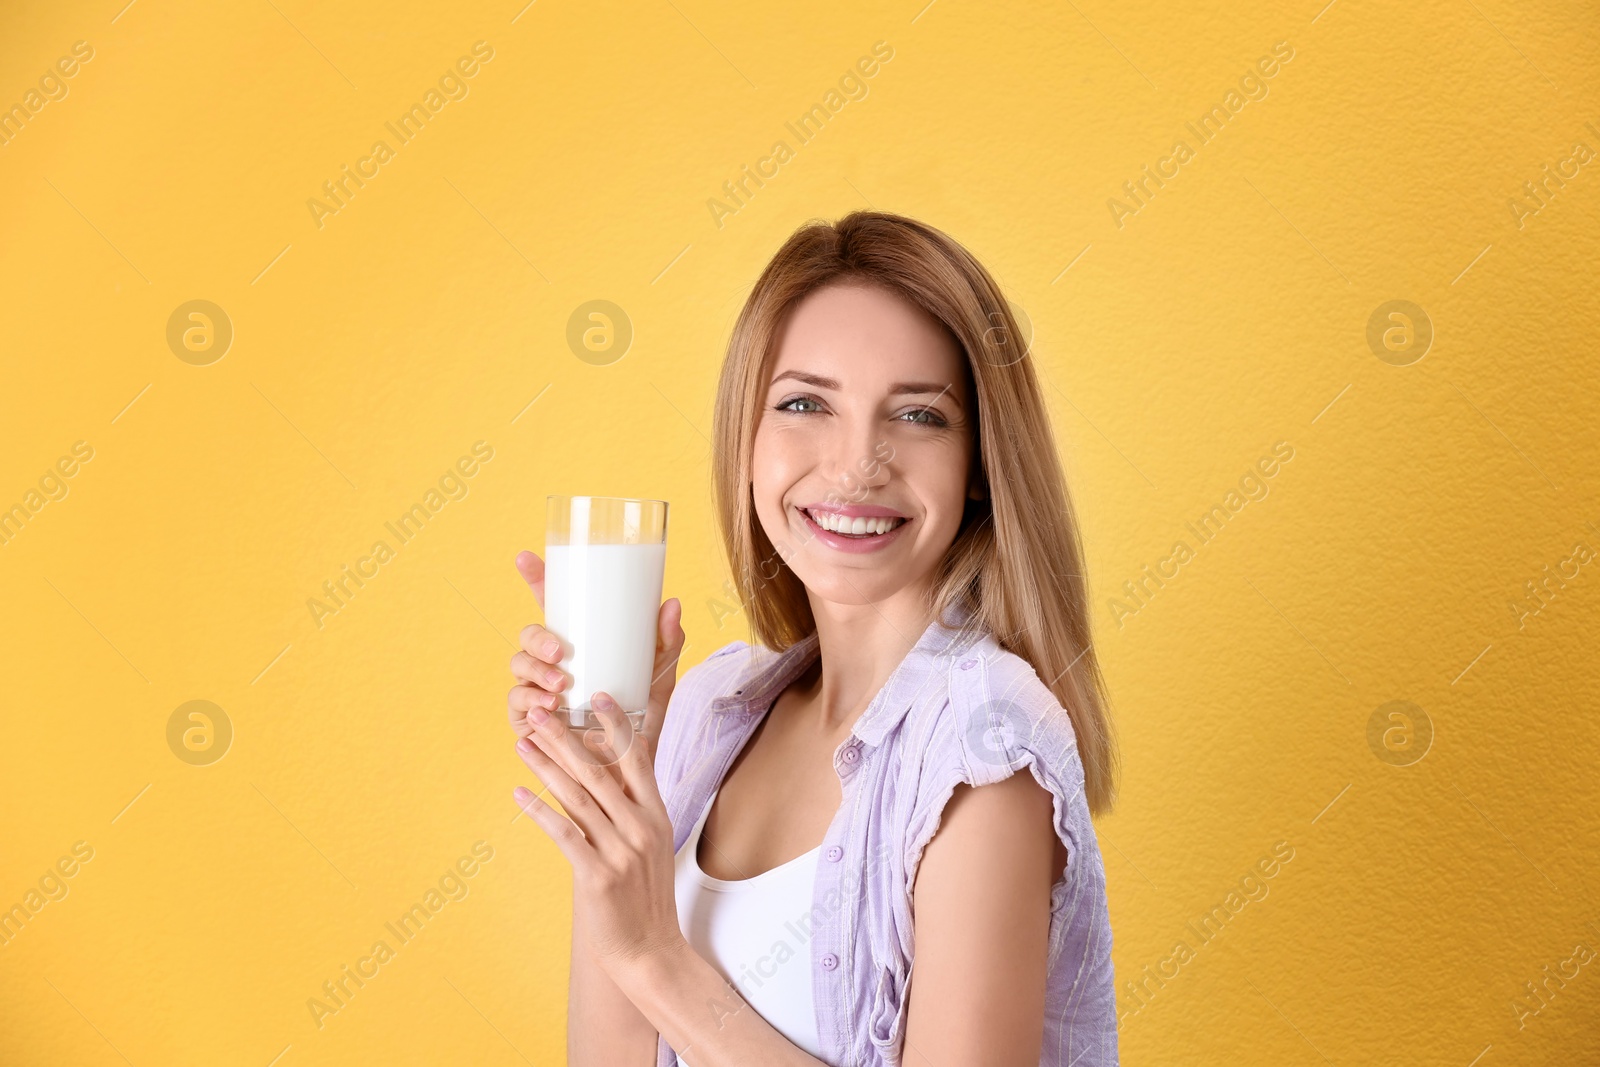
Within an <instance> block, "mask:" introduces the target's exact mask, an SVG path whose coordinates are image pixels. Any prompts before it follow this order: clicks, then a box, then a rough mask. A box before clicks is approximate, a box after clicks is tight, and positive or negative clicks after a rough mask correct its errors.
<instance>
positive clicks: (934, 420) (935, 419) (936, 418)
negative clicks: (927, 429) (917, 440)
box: [901, 408, 948, 426]
mask: <svg viewBox="0 0 1600 1067" xmlns="http://www.w3.org/2000/svg"><path fill="white" fill-rule="evenodd" d="M905 415H926V416H928V417H927V418H926V419H912V420H910V421H912V422H914V423H916V424H918V425H921V426H946V425H948V423H946V422H945V420H944V417H943V416H942V415H940V414H939V413H938V412H937V411H935V410H933V409H932V408H917V409H916V410H914V411H908V412H906V413H905ZM901 417H902V418H904V417H905V416H904V415H902V416H901Z"/></svg>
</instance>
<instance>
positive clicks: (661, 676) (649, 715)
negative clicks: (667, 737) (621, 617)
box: [643, 597, 685, 742]
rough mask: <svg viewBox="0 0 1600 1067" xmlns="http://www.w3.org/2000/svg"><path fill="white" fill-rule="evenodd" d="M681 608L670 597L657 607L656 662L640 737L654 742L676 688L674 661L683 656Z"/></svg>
mask: <svg viewBox="0 0 1600 1067" xmlns="http://www.w3.org/2000/svg"><path fill="white" fill-rule="evenodd" d="M684 638H685V634H684V632H683V604H682V603H680V602H679V600H678V598H677V597H673V598H672V599H671V600H668V601H667V602H666V603H665V604H662V605H661V614H660V615H659V617H658V621H657V623H656V660H655V666H654V668H653V669H654V674H652V676H651V681H650V700H649V704H648V706H647V707H646V708H645V716H644V724H643V725H644V733H645V735H646V736H647V737H649V738H650V739H651V741H652V742H654V741H655V740H656V739H658V738H659V737H660V736H661V725H662V722H663V721H664V720H665V719H666V717H667V705H668V704H669V703H671V702H672V691H673V690H674V689H676V688H677V686H678V657H679V656H680V655H681V654H682V652H683V646H684Z"/></svg>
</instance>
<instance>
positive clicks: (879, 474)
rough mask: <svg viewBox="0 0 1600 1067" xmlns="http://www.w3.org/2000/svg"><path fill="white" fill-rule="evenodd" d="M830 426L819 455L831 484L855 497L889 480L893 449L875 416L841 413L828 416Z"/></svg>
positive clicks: (843, 494)
mask: <svg viewBox="0 0 1600 1067" xmlns="http://www.w3.org/2000/svg"><path fill="white" fill-rule="evenodd" d="M832 429H833V432H832V433H831V434H830V435H829V441H828V444H827V445H826V446H825V452H826V455H825V457H823V461H824V463H825V467H824V470H825V471H826V472H827V473H828V474H829V480H830V483H831V485H830V487H831V488H833V489H835V490H837V491H838V492H839V494H840V495H841V496H843V497H845V498H846V499H849V500H856V499H859V498H861V497H863V496H865V495H866V494H867V493H868V492H869V491H870V490H873V489H878V488H881V487H883V486H885V485H887V484H888V483H889V477H890V471H889V461H890V460H891V459H892V458H893V456H894V450H893V449H892V448H891V447H890V445H889V439H888V437H887V436H886V435H885V434H884V433H883V428H882V426H881V425H880V424H879V423H878V422H877V421H876V420H875V419H873V418H869V417H867V416H865V415H863V414H860V413H851V414H843V415H840V416H839V417H838V418H836V419H834V420H832Z"/></svg>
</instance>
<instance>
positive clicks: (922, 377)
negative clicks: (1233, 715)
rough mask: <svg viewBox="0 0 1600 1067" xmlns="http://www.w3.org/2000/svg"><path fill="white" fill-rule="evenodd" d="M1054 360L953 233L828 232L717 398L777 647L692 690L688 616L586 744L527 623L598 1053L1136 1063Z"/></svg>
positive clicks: (759, 318) (725, 656) (527, 688)
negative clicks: (1109, 875) (1122, 1052)
mask: <svg viewBox="0 0 1600 1067" xmlns="http://www.w3.org/2000/svg"><path fill="white" fill-rule="evenodd" d="M1027 355H1028V354H1027V352H1025V351H1023V350H1022V348H1021V345H1020V342H1019V338H1018V334H1017V329H1016V324H1015V322H1014V320H1013V318H1012V315H1011V313H1010V310H1009V307H1008V305H1007V304H1006V301H1005V298H1004V297H1003V296H1002V294H1001V292H1000V290H999V288H998V286H996V284H995V283H994V281H993V280H992V279H991V278H990V276H989V275H988V273H987V272H985V270H984V269H983V267H982V266H980V265H979V264H978V262H977V261H976V260H974V259H973V258H972V256H971V255H970V254H968V253H967V252H966V251H965V250H964V249H963V248H961V247H960V246H959V245H958V244H957V243H956V242H955V241H953V240H951V239H950V238H949V237H947V236H946V235H944V234H943V233H941V232H939V231H938V230H935V229H933V228H932V227H929V226H927V225H925V224H922V223H919V222H916V221H913V220H911V219H907V218H904V217H900V216H896V215H890V214H885V213H881V212H856V213H854V214H851V215H849V216H847V217H846V218H844V219H842V220H840V221H839V222H838V223H835V224H827V223H820V222H818V223H813V224H810V225H807V226H805V227H803V228H801V229H800V230H799V231H797V232H796V233H795V234H794V235H793V236H792V237H790V239H789V240H788V242H787V243H786V244H785V245H784V246H783V248H781V249H780V250H779V251H778V254H777V255H776V256H775V257H774V258H773V260H772V262H771V263H770V264H769V265H768V266H767V268H766V270H765V271H764V272H763V274H762V276H761V278H760V279H759V280H758V281H757V283H756V285H755V288H754V290H753V291H752V292H751V294H750V297H749V299H748V301H747V302H746V304H745V307H744V310H743V312H742V313H741V315H740V317H739V320H738V323H737V324H736V325H735V327H734V331H733V337H732V340H731V342H730V345H729V350H728V355H727V359H726V361H725V362H724V364H723V368H722V377H721V382H720V384H719V387H718V391H717V400H716V415H715V424H716V425H715V433H716V441H715V449H714V451H715V460H714V462H715V489H716V503H717V508H718V514H719V517H720V521H721V528H722V535H723V540H724V543H725V547H726V549H727V551H728V555H729V558H730V561H731V564H732V570H733V573H734V574H736V575H738V576H740V579H741V588H740V597H739V599H740V601H741V603H742V606H743V608H744V610H745V611H746V612H747V614H748V617H749V623H750V629H751V633H752V636H753V637H754V638H755V639H756V640H757V641H758V642H759V644H757V645H750V644H747V643H746V642H744V641H734V642H732V643H731V644H728V645H725V646H724V647H723V648H721V649H719V650H718V651H716V652H714V653H712V655H711V656H709V657H708V658H707V659H706V660H705V661H704V662H702V663H700V664H698V665H696V666H695V667H693V668H691V669H690V670H689V671H687V672H686V673H685V674H684V677H683V679H682V680H681V682H678V683H676V684H675V681H674V679H675V676H676V673H677V671H676V668H677V660H678V654H679V652H680V651H681V649H682V648H683V644H684V637H685V635H684V631H683V628H682V626H681V625H680V618H681V615H682V610H681V607H680V605H679V604H678V602H677V601H676V599H673V600H668V601H667V602H666V603H665V604H664V605H662V608H661V613H660V617H659V643H658V653H657V659H656V671H657V673H656V679H657V680H656V684H655V686H654V688H653V689H652V691H651V697H650V702H649V707H648V709H647V710H646V714H645V718H644V726H643V732H642V738H641V739H639V740H637V741H635V738H634V735H633V734H632V732H631V728H630V727H629V725H628V723H627V720H626V719H625V718H624V717H623V716H622V715H621V713H620V712H618V711H616V710H615V707H614V705H613V706H612V707H611V708H609V709H602V710H601V714H602V717H603V718H604V719H605V721H606V722H607V724H608V725H607V728H606V730H605V731H604V733H605V735H606V736H605V739H604V741H601V742H598V743H596V742H595V741H593V740H591V741H590V742H589V743H587V744H585V743H582V742H581V741H580V739H578V738H575V737H573V736H572V735H571V732H570V731H567V730H564V729H563V727H562V725H561V722H560V717H559V716H550V715H548V714H547V712H548V709H551V708H553V707H555V706H556V705H557V703H558V698H557V697H556V696H555V694H556V693H558V692H559V691H560V690H561V688H562V687H563V686H564V685H565V684H566V682H567V677H566V675H565V674H564V673H563V672H562V671H561V670H560V668H559V666H558V664H559V663H560V656H561V652H560V642H559V640H557V639H555V637H554V635H552V634H551V633H550V632H549V631H546V630H544V628H543V627H541V626H538V625H530V626H528V627H527V628H526V629H525V630H524V631H523V633H522V639H521V646H522V651H519V652H518V653H517V654H516V656H515V658H514V659H513V660H512V673H513V674H514V675H515V676H516V677H517V678H518V679H519V684H518V685H517V686H516V687H514V688H513V689H512V690H511V694H510V700H509V706H510V712H511V721H512V724H513V726H514V727H515V729H516V731H517V733H518V734H519V735H522V740H521V741H519V743H518V749H519V752H520V753H521V754H522V756H523V759H524V760H525V762H526V763H527V765H528V766H529V767H530V768H531V769H532V770H533V771H534V773H535V774H536V775H537V776H538V777H539V779H540V781H541V782H542V783H543V784H544V786H545V788H546V789H547V790H548V792H549V793H550V794H551V795H552V796H554V797H555V799H556V800H558V801H559V802H560V804H561V807H562V808H563V809H564V810H565V812H566V816H565V817H563V816H562V815H561V814H559V813H558V812H557V811H556V810H555V809H554V808H552V807H550V806H548V805H547V804H546V803H544V802H543V801H542V800H540V799H538V798H536V797H535V796H534V794H533V793H532V792H531V791H530V790H527V789H523V788H518V789H517V790H516V791H515V793H514V797H515V799H516V800H517V803H518V804H519V805H521V806H522V807H523V809H524V810H525V811H526V812H527V813H528V814H529V815H530V816H531V817H532V818H533V819H534V820H535V821H536V822H537V823H538V824H539V826H540V827H542V828H543V829H544V831H545V832H546V833H548V834H549V835H550V837H551V838H552V839H553V840H554V841H555V843H556V845H557V846H558V847H559V848H560V849H561V850H562V853H563V854H564V855H565V856H566V857H567V859H568V860H569V861H570V862H571V863H572V865H573V939H572V944H573V951H572V970H571V987H570V993H569V1002H568V1037H567V1040H568V1054H569V1062H571V1063H572V1064H575V1065H601V1064H606V1065H610V1064H624V1065H636V1067H648V1065H649V1064H651V1063H654V1064H656V1065H657V1067H674V1065H675V1064H679V1063H681V1064H684V1065H692V1067H731V1065H734V1064H740V1065H744V1064H752V1063H759V1064H794V1065H801V1064H817V1063H826V1064H833V1065H842V1064H852V1065H867V1064H895V1063H902V1062H904V1063H909V1064H918V1063H938V1064H985V1065H989V1067H1006V1065H1015V1067H1021V1065H1024V1064H1027V1065H1032V1064H1048V1065H1061V1067H1067V1065H1069V1064H1071V1065H1074V1067H1100V1065H1105V1064H1114V1063H1116V1062H1117V1035H1116V1009H1115V997H1114V993H1113V988H1112V966H1111V930H1110V925H1109V921H1108V917H1107V909H1106V897H1105V876H1104V868H1103V866H1102V862H1101V857H1100V853H1099V849H1098V846H1097V844H1096V840H1095V834H1094V829H1093V826H1092V823H1091V821H1090V818H1091V815H1100V814H1102V813H1104V812H1106V811H1107V810H1109V807H1110V804H1111V802H1112V798H1113V782H1112V777H1113V774H1114V770H1115V763H1116V756H1115V748H1114V743H1113V739H1112V733H1111V728H1110V722H1109V719H1108V717H1107V714H1106V711H1105V699H1104V692H1103V683H1102V680H1101V677H1100V671H1099V667H1098V664H1097V661H1096V658H1095V654H1094V651H1093V648H1092V645H1091V643H1090V633H1089V619H1088V608H1087V603H1088V599H1087V594H1086V590H1085V583H1084V579H1083V564H1082V560H1081V550H1080V547H1079V539H1078V533H1077V527H1076V525H1075V522H1074V519H1073V516H1072V509H1071V504H1070V501H1069V498H1068V495H1067V491H1066V487H1065V485H1064V482H1063V478H1062V474H1061V468H1060V465H1059V462H1058V459H1057V455H1056V450H1055V445H1054V443H1053V440H1052V435H1051V432H1050V426H1049V420H1048V416H1047V414H1046V410H1045V407H1044V403H1043V401H1042V399H1041V397H1040V392H1039V385H1038V381H1037V378H1036V377H1035V373H1034V369H1033V366H1032V363H1031V361H1030V360H1029V359H1028V358H1027ZM517 564H518V568H519V570H521V572H522V574H523V576H524V578H525V579H526V580H527V581H528V582H529V584H530V585H532V587H533V589H534V593H535V595H536V596H537V597H539V599H540V601H541V604H542V601H543V573H544V566H543V563H542V562H541V561H540V560H539V557H538V556H536V555H534V554H533V553H531V552H524V553H522V554H521V555H520V556H519V557H518V559H517ZM597 703H605V701H603V700H600V699H599V698H597ZM1023 768H1027V770H1028V773H1017V772H1019V771H1021V770H1022V769H1023ZM808 850H809V851H808ZM913 963H914V964H915V966H914V967H913ZM673 1050H676V1053H674V1051H673ZM675 1055H676V1057H677V1058H675Z"/></svg>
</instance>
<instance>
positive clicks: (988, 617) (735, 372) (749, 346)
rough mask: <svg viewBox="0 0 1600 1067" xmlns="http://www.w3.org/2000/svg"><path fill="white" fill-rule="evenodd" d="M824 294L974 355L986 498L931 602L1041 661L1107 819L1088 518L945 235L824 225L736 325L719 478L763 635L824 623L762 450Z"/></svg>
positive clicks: (993, 305) (978, 289) (720, 501)
mask: <svg viewBox="0 0 1600 1067" xmlns="http://www.w3.org/2000/svg"><path fill="white" fill-rule="evenodd" d="M827 285H854V286H876V287H878V288H881V289H883V290H886V291H888V292H890V293H892V294H895V295H897V296H899V297H901V298H903V299H905V300H906V301H908V302H909V303H911V304H912V305H914V306H916V307H920V308H922V309H923V310H924V311H925V312H927V313H928V314H930V315H932V316H933V317H934V318H935V319H937V320H938V321H939V322H941V323H943V324H944V326H945V328H946V329H948V330H949V332H950V334H951V335H952V336H953V337H954V338H955V340H956V341H957V343H958V344H959V346H960V347H961V349H962V352H963V354H964V355H965V357H966V373H967V380H968V387H969V389H970V390H971V393H972V395H973V396H974V397H975V398H976V406H977V416H976V420H975V421H976V433H975V434H974V444H975V448H976V455H975V456H974V472H975V475H976V477H977V479H978V481H979V484H980V485H981V486H982V488H983V490H984V499H981V500H971V499H969V500H968V501H967V502H966V512H965V514H964V515H963V516H962V520H961V526H960V529H959V530H958V532H957V534H956V538H955V541H954V543H953V544H952V545H951V547H950V550H949V552H948V553H947V554H946V556H945V558H944V560H943V561H942V562H941V564H940V565H939V566H938V568H937V570H936V572H935V575H934V579H933V581H932V582H931V583H930V588H929V603H928V604H927V605H926V607H927V609H928V611H929V613H930V617H931V618H939V617H942V615H943V613H944V611H945V609H946V607H948V606H950V605H953V604H960V605H962V606H964V607H965V608H967V609H968V610H969V611H970V612H971V613H972V614H971V616H970V618H969V623H970V624H972V625H978V626H982V627H984V628H986V629H987V630H988V631H989V632H991V633H993V634H994V635H995V639H996V640H997V641H998V643H999V644H1000V646H1001V647H1002V648H1004V649H1006V650H1007V651H1009V652H1013V653H1015V654H1016V655H1018V656H1020V657H1021V658H1022V659H1024V660H1026V661H1027V662H1028V663H1029V664H1030V665H1031V666H1032V667H1033V669H1034V670H1035V671H1036V672H1037V673H1038V675H1039V678H1040V680H1041V681H1043V682H1044V684H1045V685H1046V686H1047V687H1048V688H1049V689H1050V691H1051V693H1052V694H1054V695H1055V697H1056V699H1057V700H1058V701H1059V702H1060V704H1061V706H1062V707H1063V708H1064V709H1066V712H1067V715H1068V716H1069V718H1070V719H1071V722H1072V727H1073V731H1074V732H1075V734H1076V735H1077V742H1078V754H1079V757H1080V758H1081V760H1082V762H1083V770H1084V792H1085V794H1086V796H1087V799H1088V803H1089V810H1090V812H1091V813H1093V814H1095V815H1101V814H1104V813H1106V812H1109V811H1110V808H1111V804H1112V802H1113V800H1114V797H1115V783H1114V780H1113V779H1114V776H1115V773H1116V765H1117V762H1118V757H1117V751H1116V742H1115V739H1114V736H1113V730H1112V725H1111V719H1110V716H1109V715H1108V713H1107V704H1108V698H1107V694H1106V688H1105V680H1104V678H1103V677H1102V675H1101V671H1100V665H1099V660H1098V658H1097V657H1096V655H1095V651H1094V646H1093V643H1092V639H1091V633H1090V625H1089V596H1088V589H1087V583H1086V578H1085V574H1084V566H1083V553H1082V549H1081V546H1080V537H1079V534H1078V524H1077V521H1076V519H1075V518H1074V516H1073V509H1072V501H1071V498H1070V497H1069V495H1068V493H1067V486H1066V479H1065V477H1064V476H1063V473H1062V469H1061V463H1060V459H1059V457H1058V456H1057V453H1056V448H1055V441H1054V435H1053V434H1052V432H1051V428H1050V419H1049V414H1048V412H1047V411H1046V409H1045V406H1044V400H1043V397H1042V396H1041V395H1040V391H1039V382H1038V379H1037V377H1036V376H1035V374H1034V369H1033V363H1032V360H1031V359H1030V358H1029V353H1028V352H1027V351H1026V350H1025V349H1024V343H1023V339H1022V337H1021V335H1020V334H1019V332H1018V329H1017V323H1016V320H1015V318H1014V317H1013V316H1012V313H1011V308H1010V306H1009V305H1008V304H1007V302H1006V299H1005V296H1004V295H1003V294H1002V293H1001V291H1000V288H999V286H997V285H996V284H995V282H994V279H993V278H991V277H990V276H989V273H988V272H987V271H986V270H984V268H983V266H982V265H981V264H980V263H979V262H978V261H977V260H976V259H974V258H973V256H972V255H971V254H970V253H969V252H967V250H966V249H964V248H963V247H961V245H959V244H958V243H956V241H954V240H953V239H951V238H950V237H949V236H947V235H946V234H944V233H942V232H940V231H939V230H937V229H935V228H933V227H932V226H929V225H927V224H925V223H922V222H918V221H916V220H914V219H910V218H906V217H904V216H901V215H893V214H889V213H886V212H881V211H856V212H852V213H851V214H849V215H846V216H845V217H844V218H842V219H840V220H839V221H838V222H827V221H825V220H813V221H811V222H809V223H807V224H806V225H804V226H802V227H801V228H800V229H798V230H796V231H795V232H794V234H793V235H791V236H790V237H789V239H788V240H787V241H785V242H784V245H783V247H782V248H780V249H778V252H777V254H776V255H774V256H773V257H772V261H771V262H770V263H768V264H767V266H766V269H765V270H763V271H762V273H761V277H760V278H759V279H757V281H756V284H755V288H754V289H753V290H752V291H751V293H750V296H749V298H748V299H747V300H746V301H745V305H744V308H743V310H742V311H741V312H740V314H739V319H738V321H737V322H736V323H735V324H734V328H733V335H732V337H731V338H730V339H729V342H728V354H727V358H726V359H725V361H724V362H723V365H722V376H721V378H720V380H719V382H718V384H717V399H716V414H715V420H714V421H715V428H714V430H713V434H714V449H713V451H714V455H715V458H714V472H713V479H712V480H713V488H714V492H715V497H716V506H717V512H718V520H719V522H720V525H721V528H722V538H723V543H724V546H725V548H726V550H727V553H728V560H729V564H730V566H731V568H732V570H733V574H734V575H735V577H736V578H737V579H738V586H739V598H740V601H741V603H742V605H743V607H744V610H745V612H746V614H747V616H748V617H749V620H750V629H751V632H752V636H753V637H754V639H755V640H757V641H759V642H760V643H761V644H764V645H766V646H767V647H768V648H771V649H775V650H781V649H785V648H788V647H790V646H791V645H793V644H794V643H795V642H797V641H800V640H802V639H804V638H806V637H808V636H810V635H811V633H813V632H814V631H815V629H816V621H815V619H814V618H813V616H812V614H811V605H810V601H809V600H808V599H807V596H806V590H805V586H804V585H803V584H802V583H801V582H800V579H799V578H798V577H797V576H796V575H795V573H794V571H792V570H791V569H790V568H789V566H788V565H787V564H786V563H785V562H783V560H782V557H781V555H780V553H778V552H777V551H776V550H775V549H774V548H773V546H772V543H771V541H769V540H768V538H767V536H766V533H765V531H763V530H762V528H761V524H760V522H759V521H758V519H757V517H756V512H755V503H754V497H753V490H752V475H751V455H752V450H753V445H754V441H755V432H756V426H757V423H758V422H759V420H760V417H761V407H762V403H763V395H764V393H765V389H766V385H767V382H766V375H767V374H769V373H770V360H771V358H772V357H773V355H774V353H775V350H776V345H777V340H778V338H779V337H780V335H781V332H782V329H783V326H784V323H785V321H786V319H787V316H788V315H789V313H790V312H791V311H792V309H793V308H794V306H795V305H796V304H797V303H798V302H799V301H800V300H801V299H802V298H803V297H805V296H806V295H807V294H809V293H811V292H813V291H815V290H817V289H819V288H822V287H823V286H827Z"/></svg>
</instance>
